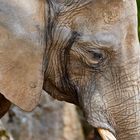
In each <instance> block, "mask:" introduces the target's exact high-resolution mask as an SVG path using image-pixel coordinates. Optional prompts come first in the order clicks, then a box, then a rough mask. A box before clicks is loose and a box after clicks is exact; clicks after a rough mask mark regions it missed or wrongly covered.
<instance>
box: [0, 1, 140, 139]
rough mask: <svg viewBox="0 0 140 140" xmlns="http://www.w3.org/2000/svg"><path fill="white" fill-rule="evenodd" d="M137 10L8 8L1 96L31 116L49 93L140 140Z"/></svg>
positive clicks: (67, 5) (95, 4) (94, 5)
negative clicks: (42, 98)
mask: <svg viewBox="0 0 140 140" xmlns="http://www.w3.org/2000/svg"><path fill="white" fill-rule="evenodd" d="M12 3H14V6H15V5H16V6H15V7H14V6H13V5H12ZM15 3H16V4H15ZM3 7H4V8H3ZM19 9H20V10H19ZM136 9H137V7H136V1H135V0H129V1H128V0H86V1H85V0H68V1H66V0H47V1H46V0H30V2H29V1H27V0H25V2H23V1H22V0H10V1H9V0H0V40H1V42H0V53H1V54H2V55H0V64H1V68H0V92H1V94H3V95H4V97H5V98H6V99H8V100H10V101H11V102H12V103H14V104H16V105H17V106H19V107H20V108H22V109H24V110H26V111H31V110H32V109H33V108H34V107H35V106H36V105H37V103H38V101H39V97H40V92H41V90H42V89H43V90H45V91H46V92H47V93H49V94H50V95H51V96H52V97H54V98H56V99H58V100H61V101H67V102H70V103H73V104H76V105H78V106H79V107H80V108H81V109H82V110H83V112H84V115H85V118H86V119H87V121H88V122H89V123H90V124H91V125H92V126H94V127H95V128H97V129H98V128H103V129H105V130H108V131H109V132H111V133H112V134H113V135H114V136H115V137H116V139H117V140H139V139H140V92H139V91H140V84H139V82H140V69H139V66H140V65H139V62H140V58H139V57H140V54H139V53H140V52H139V51H140V48H139V41H138V35H137V10H136ZM10 13H11V14H10ZM14 25H16V26H14ZM3 35H5V38H3V37H2V36H3ZM6 52H7V53H6ZM7 69H8V70H7ZM7 83H8V84H7ZM5 110H6V109H5Z"/></svg>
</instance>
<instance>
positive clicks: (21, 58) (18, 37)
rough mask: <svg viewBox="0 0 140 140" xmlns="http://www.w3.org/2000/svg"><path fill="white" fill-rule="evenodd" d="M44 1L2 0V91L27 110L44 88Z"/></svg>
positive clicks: (0, 60)
mask: <svg viewBox="0 0 140 140" xmlns="http://www.w3.org/2000/svg"><path fill="white" fill-rule="evenodd" d="M44 3H45V0H41V1H40V0H30V1H29V0H24V1H23V0H18V1H17V0H16V1H15V0H0V93H1V94H3V96H4V97H5V98H6V99H8V100H9V101H10V102H12V103H14V104H15V105H17V106H19V107H20V108H21V109H23V110H25V111H31V110H33V109H34V108H35V106H36V105H37V104H38V102H39V97H40V95H41V92H42V85H43V66H42V65H43V52H44V48H45V47H44V46H45V41H44V40H45V39H44V34H45V33H44V31H45V25H44V23H45V20H44V14H45V13H44V11H45V10H44V9H45V8H44V7H45V6H44V5H45V4H44ZM15 5H16V6H15ZM0 110H1V106H0Z"/></svg>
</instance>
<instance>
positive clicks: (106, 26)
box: [60, 0, 136, 34]
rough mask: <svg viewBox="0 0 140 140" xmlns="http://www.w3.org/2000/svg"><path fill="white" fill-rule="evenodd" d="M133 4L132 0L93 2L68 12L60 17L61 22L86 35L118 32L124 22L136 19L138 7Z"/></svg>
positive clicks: (100, 0) (101, 0)
mask: <svg viewBox="0 0 140 140" xmlns="http://www.w3.org/2000/svg"><path fill="white" fill-rule="evenodd" d="M132 2H133V1H132V0H130V1H123V0H112V1H109V0H99V1H95V0H92V1H90V2H89V3H88V4H87V3H86V4H83V5H82V6H79V7H78V6H77V7H76V8H74V9H73V10H71V11H67V13H66V14H64V15H63V16H60V18H61V19H60V22H61V24H65V25H69V26H70V27H71V28H72V29H73V30H78V31H79V32H82V33H85V34H87V33H92V34H93V33H96V32H98V31H102V30H116V28H117V30H118V29H119V28H120V26H123V24H124V22H125V23H126V22H128V19H130V17H131V19H132V18H134V14H136V7H135V5H134V2H133V3H132ZM132 15H133V16H132ZM121 30H122V29H120V31H121Z"/></svg>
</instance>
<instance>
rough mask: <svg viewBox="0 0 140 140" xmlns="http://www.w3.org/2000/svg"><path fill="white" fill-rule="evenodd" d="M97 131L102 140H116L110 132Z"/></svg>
mask: <svg viewBox="0 0 140 140" xmlns="http://www.w3.org/2000/svg"><path fill="white" fill-rule="evenodd" d="M97 130H98V133H99V135H100V136H101V138H102V140H117V139H116V138H115V137H114V135H113V134H112V133H111V132H110V131H108V130H105V129H102V128H98V129H97Z"/></svg>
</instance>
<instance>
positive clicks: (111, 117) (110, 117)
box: [82, 56, 140, 140]
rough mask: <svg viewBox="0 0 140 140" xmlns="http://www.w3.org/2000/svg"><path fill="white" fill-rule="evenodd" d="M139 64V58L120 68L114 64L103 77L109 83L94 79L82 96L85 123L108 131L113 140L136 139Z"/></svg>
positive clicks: (139, 107)
mask: <svg viewBox="0 0 140 140" xmlns="http://www.w3.org/2000/svg"><path fill="white" fill-rule="evenodd" d="M139 62H140V61H139V56H138V57H137V56H135V58H133V59H131V60H130V61H129V62H126V63H124V62H123V63H122V64H123V65H121V66H116V64H115V65H114V67H113V66H112V68H111V70H110V71H109V69H108V71H107V73H106V75H109V74H110V78H109V79H106V78H103V77H102V78H101V79H100V80H99V79H98V80H99V82H96V86H95V85H94V88H92V89H91V90H90V93H89V92H85V93H84V94H83V96H82V99H83V108H84V110H85V116H86V118H87V120H88V122H89V123H90V124H91V125H93V126H94V127H96V128H98V129H99V128H103V129H104V130H109V131H110V132H111V133H112V134H113V135H114V136H115V137H116V139H117V140H139V139H140V81H139V78H140V77H139ZM108 77H109V76H108ZM95 87H96V88H95ZM88 89H89V87H88V88H87V90H88ZM99 130H100V129H99ZM99 132H100V131H99ZM102 133H104V132H102ZM107 134H108V132H107ZM101 135H102V134H101ZM103 135H104V134H103ZM111 137H112V136H111ZM110 139H112V140H113V138H110Z"/></svg>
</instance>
